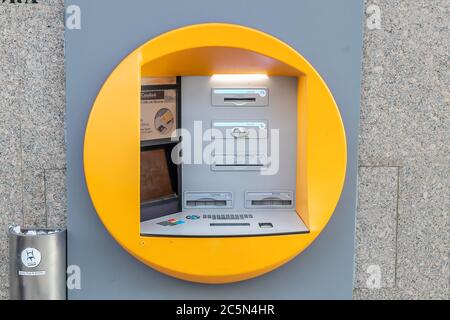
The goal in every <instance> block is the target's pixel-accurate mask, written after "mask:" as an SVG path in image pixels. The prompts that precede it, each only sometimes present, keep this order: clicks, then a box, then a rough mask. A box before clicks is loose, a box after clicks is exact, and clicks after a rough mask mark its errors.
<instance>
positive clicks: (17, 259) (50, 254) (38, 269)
mask: <svg viewBox="0 0 450 320" xmlns="http://www.w3.org/2000/svg"><path fill="white" fill-rule="evenodd" d="M66 236H67V232H66V230H65V229H21V228H20V227H18V226H16V227H9V230H8V237H9V295H10V299H12V300H65V299H66V296H67V288H66V264H67V262H66Z"/></svg>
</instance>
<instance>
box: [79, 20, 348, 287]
mask: <svg viewBox="0 0 450 320" xmlns="http://www.w3.org/2000/svg"><path fill="white" fill-rule="evenodd" d="M220 47H222V48H237V49H242V50H248V51H249V52H252V53H257V54H260V55H263V56H265V57H269V58H272V59H274V60H276V61H279V62H280V63H282V64H284V65H286V66H288V67H289V68H291V69H292V70H295V71H296V72H297V73H298V74H297V75H298V79H299V81H298V83H299V88H298V89H299V95H298V105H299V109H298V111H299V112H298V115H299V116H298V117H299V119H298V124H299V129H298V148H297V150H298V157H297V191H296V199H297V206H296V210H297V212H298V213H299V215H300V216H301V217H302V218H303V220H304V221H305V222H306V223H307V225H308V226H309V228H310V230H311V232H310V233H309V234H301V235H282V236H267V237H236V238H171V237H141V236H140V233H139V220H140V219H139V214H140V200H139V195H140V193H139V187H140V183H139V179H140V172H139V166H140V164H139V161H140V158H139V155H140V138H139V134H140V78H141V70H142V69H141V68H142V66H144V65H148V64H151V62H152V61H155V60H157V59H161V58H162V57H165V56H169V55H172V56H173V55H174V54H176V53H177V52H183V51H184V52H185V51H186V50H192V49H196V48H220ZM174 61H176V59H174ZM173 63H177V62H173ZM178 63H179V64H180V68H182V67H181V64H185V63H186V61H179V62H178ZM175 67H176V66H175ZM271 72H272V71H271ZM272 73H274V74H275V73H276V71H273V72H272ZM346 161H347V148H346V139H345V131H344V126H343V123H342V119H341V117H340V114H339V109H338V107H337V105H336V103H335V101H334V99H333V96H332V95H331V93H330V91H329V89H328V87H327V86H326V84H325V82H324V81H323V80H322V78H321V77H320V75H319V74H318V73H317V71H316V70H315V69H314V68H313V67H312V66H311V65H310V64H309V63H308V61H306V59H305V58H303V57H302V56H301V55H300V54H299V53H298V52H296V51H295V50H294V49H292V48H291V47H289V46H288V45H287V44H285V43H283V42H282V41H280V40H278V39H276V38H274V37H272V36H270V35H268V34H265V33H263V32H261V31H258V30H255V29H251V28H247V27H243V26H238V25H232V24H221V23H210V24H199V25H192V26H188V27H183V28H180V29H176V30H173V31H170V32H167V33H165V34H162V35H160V36H158V37H156V38H154V39H152V40H150V41H149V42H147V43H145V44H144V45H142V46H141V47H139V48H137V49H136V50H135V51H133V52H132V53H131V54H130V55H128V56H127V57H126V58H125V59H124V60H123V61H122V62H121V63H120V64H119V65H118V66H117V67H116V69H115V70H114V71H113V72H112V74H111V75H110V76H109V78H108V79H107V81H106V82H105V83H104V85H103V87H102V88H101V90H100V92H99V94H98V96H97V99H96V101H95V103H94V105H93V107H92V111H91V114H90V116H89V120H88V124H87V128H86V132H85V141H84V168H85V177H86V183H87V187H88V191H89V194H90V196H91V199H92V202H93V204H94V207H95V209H96V211H97V213H98V216H99V217H100V219H101V221H102V222H103V224H104V226H105V227H106V229H107V230H108V231H109V233H110V234H111V235H112V236H113V237H114V239H115V240H116V241H117V242H118V243H119V244H120V245H121V246H122V247H123V248H124V249H125V250H127V251H128V252H129V253H130V254H132V255H133V256H134V257H136V258H137V259H139V260H140V261H142V262H143V263H145V264H147V265H149V266H151V267H152V268H154V269H156V270H159V271H160V272H163V273H165V274H168V275H171V276H173V277H176V278H180V279H184V280H188V281H194V282H202V283H227V282H235V281H240V280H245V279H249V278H252V277H256V276H258V275H261V274H264V273H267V272H269V271H271V270H273V269H275V268H277V267H279V266H281V265H283V264H284V263H286V262H287V261H289V260H290V259H292V258H294V257H295V256H297V255H298V254H299V253H300V252H302V251H303V250H304V249H305V248H306V247H308V246H309V245H310V244H311V243H312V242H313V241H314V239H316V237H317V236H318V235H319V233H320V232H321V231H322V230H323V229H324V228H325V226H326V224H327V223H328V221H329V219H330V217H331V215H332V214H333V211H334V209H335V207H336V205H337V202H338V200H339V198H340V195H341V192H342V188H343V184H344V179H345V172H346Z"/></svg>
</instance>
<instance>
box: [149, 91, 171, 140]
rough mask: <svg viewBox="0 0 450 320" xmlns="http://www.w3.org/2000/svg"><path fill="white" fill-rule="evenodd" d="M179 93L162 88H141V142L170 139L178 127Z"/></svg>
mask: <svg viewBox="0 0 450 320" xmlns="http://www.w3.org/2000/svg"><path fill="white" fill-rule="evenodd" d="M176 112H177V92H176V89H165V88H161V87H160V86H154V85H143V86H142V87H141V141H146V140H155V139H164V138H170V137H171V135H172V132H173V131H174V130H175V129H176V127H177V123H176V121H177V114H176Z"/></svg>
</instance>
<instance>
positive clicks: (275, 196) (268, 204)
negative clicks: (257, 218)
mask: <svg viewBox="0 0 450 320" xmlns="http://www.w3.org/2000/svg"><path fill="white" fill-rule="evenodd" d="M293 206H294V193H293V192H292V191H282V192H246V193H245V207H246V208H247V209H283V208H286V209H291V208H292V207H293Z"/></svg>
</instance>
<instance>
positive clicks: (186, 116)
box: [75, 23, 354, 296]
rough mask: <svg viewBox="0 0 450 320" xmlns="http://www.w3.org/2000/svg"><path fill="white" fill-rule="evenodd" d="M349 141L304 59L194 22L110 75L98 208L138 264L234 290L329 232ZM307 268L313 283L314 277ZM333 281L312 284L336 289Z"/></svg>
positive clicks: (87, 163) (97, 157) (91, 131)
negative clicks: (229, 285) (233, 285)
mask: <svg viewBox="0 0 450 320" xmlns="http://www.w3.org/2000/svg"><path fill="white" fill-rule="evenodd" d="M346 139H347V138H346V133H345V128H344V123H343V121H342V118H341V114H340V111H339V107H338V105H337V103H336V101H335V100H334V97H333V95H332V93H331V91H330V90H329V88H328V86H327V84H326V82H325V81H324V80H323V78H322V77H321V76H320V75H319V73H318V72H317V71H316V70H315V69H314V67H313V66H312V65H311V64H310V63H309V62H308V61H307V59H306V58H305V57H303V56H302V55H301V54H300V53H299V52H297V51H296V50H295V49H293V48H292V47H291V46H290V45H288V44H287V43H285V42H283V41H281V40H280V39H278V38H276V37H274V36H272V35H270V34H268V33H265V32H263V31H261V30H257V29H253V28H250V27H246V26H243V25H238V24H230V23H199V24H194V25H188V26H184V27H181V28H177V29H173V30H170V31H167V32H165V33H162V34H160V35H158V36H156V37H154V38H152V39H150V40H148V41H147V42H145V43H143V44H142V45H140V46H139V47H137V48H136V49H135V50H134V51H132V52H131V53H129V54H128V56H126V57H125V58H124V59H123V60H122V61H121V62H120V63H119V64H118V65H117V66H116V67H115V69H114V71H113V72H112V73H111V74H110V76H109V77H108V78H107V79H106V81H105V82H104V84H103V86H102V87H101V89H100V91H99V93H98V95H97V98H96V99H95V101H94V103H93V105H92V108H91V110H90V113H89V119H88V120H87V124H86V131H85V136H84V144H83V169H84V171H83V172H84V175H85V180H86V186H87V190H88V193H89V196H90V200H91V201H92V205H93V207H94V208H95V213H96V214H97V216H98V217H99V219H100V221H101V222H102V224H103V226H104V227H105V229H106V230H107V231H108V232H109V234H110V235H111V237H112V238H113V239H114V240H115V241H117V243H118V244H119V245H120V246H121V247H123V248H124V249H125V251H127V252H128V253H130V254H131V255H132V256H133V257H135V258H136V259H138V260H139V261H140V262H142V263H144V264H146V265H147V266H149V267H151V268H152V269H154V270H157V271H159V272H161V273H163V274H166V275H169V276H172V277H175V278H177V279H181V280H186V281H190V282H196V283H208V284H223V283H234V282H239V281H243V280H248V279H252V278H255V277H258V276H261V275H263V274H266V273H269V272H270V271H273V270H275V269H277V268H278V267H280V266H282V265H284V264H286V263H287V262H288V261H291V260H293V259H294V257H296V256H297V255H298V254H300V253H301V252H303V251H304V250H305V249H306V248H308V247H309V246H310V245H311V244H312V243H313V242H314V241H315V240H316V239H317V238H318V236H319V234H320V233H321V232H322V231H323V230H324V229H325V228H326V226H327V224H328V223H329V222H330V221H331V218H332V215H333V213H334V212H335V209H336V207H337V205H338V202H339V200H340V198H341V194H342V191H343V189H344V182H345V179H346V174H347V140H346ZM75 217H77V216H75ZM344 218H345V216H339V219H344ZM331 225H332V226H334V225H335V224H331ZM342 230H344V229H342ZM345 230H350V231H351V232H353V230H354V228H353V225H352V224H351V223H348V224H345ZM329 237H330V235H329ZM340 237H345V239H347V240H348V243H353V242H352V241H353V240H352V238H351V237H350V236H348V237H347V234H346V233H345V232H333V233H332V235H331V238H332V240H333V241H332V242H331V244H330V247H331V246H332V245H333V248H334V246H336V247H337V244H343V241H342V239H341V240H339V239H340ZM327 239H330V238H327ZM344 247H345V249H346V250H344V251H346V252H350V251H351V250H350V249H351V248H349V247H348V246H344V245H342V248H344ZM347 249H348V251H347ZM325 251H326V250H325ZM325 251H324V250H323V248H322V249H321V250H320V253H321V255H320V257H319V258H320V259H324V260H321V262H317V263H318V265H320V266H321V267H323V268H328V267H329V265H330V264H329V263H326V261H340V262H342V261H341V257H335V256H329V254H330V252H331V251H333V252H334V253H336V254H339V252H342V250H341V251H339V250H337V251H336V250H334V249H333V250H328V251H327V254H323V255H322V253H324V252H325ZM319 258H317V259H319ZM317 259H316V260H314V261H318V260H317ZM121 261H122V260H121ZM308 261H309V260H306V263H307V262H308ZM311 261H312V260H311ZM313 268H314V269H316V267H315V266H314V267H313ZM302 270H304V272H305V276H304V277H303V278H302V279H303V280H302V285H305V284H306V281H309V280H308V279H313V278H311V275H315V273H314V272H313V271H309V270H310V269H306V267H305V269H302ZM348 271H349V272H348V273H347V279H349V278H351V272H350V271H351V270H348ZM298 272H300V271H298ZM293 273H295V274H297V270H295V272H294V271H293ZM143 274H144V273H139V277H141V276H142V275H143ZM324 274H327V275H329V274H331V273H330V272H329V271H327V272H322V273H320V275H319V273H318V274H317V277H316V278H314V279H315V280H314V281H320V282H321V283H323V284H324V285H326V286H328V283H329V280H330V278H327V281H325V280H323V281H322V280H320V279H322V278H323V275H324ZM126 275H127V276H128V275H129V274H128V273H126ZM145 276H148V277H156V276H155V275H154V274H153V273H151V272H150V271H149V272H148V274H147V273H145ZM311 281H312V280H311ZM336 281H337V280H336ZM287 283H290V282H289V281H287ZM316 284H317V282H315V283H314V284H310V285H309V287H310V288H311V287H316ZM178 285H181V283H178ZM139 286H140V284H139ZM143 286H144V285H143ZM183 286H185V284H183ZM186 286H187V285H186ZM202 288H204V287H202ZM317 288H319V287H317ZM346 288H351V283H350V282H349V285H348V286H347V287H346ZM147 290H148V289H147V288H142V290H141V292H147ZM195 290H196V289H192V290H191V291H190V292H194V291H195ZM211 290H216V289H211ZM217 290H219V289H217ZM292 290H297V287H296V288H295V289H294V288H293V289H292ZM302 290H303V289H302ZM305 290H306V289H305ZM317 290H319V289H317ZM346 291H348V290H346ZM195 292H200V291H195ZM224 292H228V291H226V290H225V291H224ZM302 292H303V291H302ZM327 292H328V291H327ZM302 294H303V293H302ZM305 294H306V293H305ZM309 294H310V292H308V295H309ZM305 296H306V295H305Z"/></svg>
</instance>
